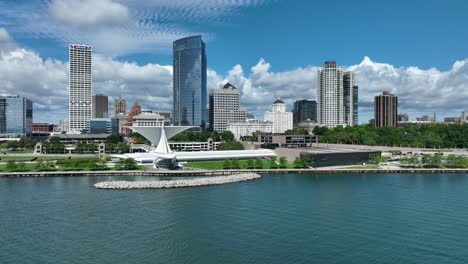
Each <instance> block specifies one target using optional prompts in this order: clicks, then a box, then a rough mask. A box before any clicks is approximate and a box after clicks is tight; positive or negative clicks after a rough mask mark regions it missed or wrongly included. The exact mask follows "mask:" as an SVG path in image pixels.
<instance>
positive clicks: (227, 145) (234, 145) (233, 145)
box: [217, 141, 244, 150]
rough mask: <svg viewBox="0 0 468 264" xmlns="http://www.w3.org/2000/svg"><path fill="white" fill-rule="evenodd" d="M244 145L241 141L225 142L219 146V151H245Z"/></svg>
mask: <svg viewBox="0 0 468 264" xmlns="http://www.w3.org/2000/svg"><path fill="white" fill-rule="evenodd" d="M243 149H244V145H242V143H240V142H239V141H230V142H223V143H220V144H219V145H218V148H217V150H243Z"/></svg>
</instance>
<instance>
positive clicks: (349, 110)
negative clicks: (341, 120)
mask: <svg viewBox="0 0 468 264" xmlns="http://www.w3.org/2000/svg"><path fill="white" fill-rule="evenodd" d="M355 83H356V82H355V76H354V72H352V71H348V72H345V73H344V74H343V93H344V97H343V99H344V111H345V124H347V125H348V126H354V125H357V124H358V86H357V85H356V84H355Z"/></svg>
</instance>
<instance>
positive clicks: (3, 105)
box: [0, 96, 33, 137]
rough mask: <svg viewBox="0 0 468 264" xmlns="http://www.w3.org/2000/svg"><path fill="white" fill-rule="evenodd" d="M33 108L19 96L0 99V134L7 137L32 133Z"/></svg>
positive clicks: (29, 102) (26, 100)
mask: <svg viewBox="0 0 468 264" xmlns="http://www.w3.org/2000/svg"><path fill="white" fill-rule="evenodd" d="M32 119H33V106H32V102H31V100H29V99H27V98H24V97H20V96H3V97H0V133H1V134H3V136H7V137H16V136H26V135H30V134H31V133H32Z"/></svg>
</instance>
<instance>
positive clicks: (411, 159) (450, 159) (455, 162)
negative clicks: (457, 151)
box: [400, 154, 468, 168]
mask: <svg viewBox="0 0 468 264" xmlns="http://www.w3.org/2000/svg"><path fill="white" fill-rule="evenodd" d="M400 163H401V165H403V166H406V167H413V168H421V167H423V168H468V157H466V156H464V155H448V156H444V155H442V154H434V155H430V154H426V155H424V156H422V157H419V156H408V157H404V158H402V159H401V160H400Z"/></svg>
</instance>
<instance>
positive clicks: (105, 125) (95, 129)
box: [88, 118, 119, 135]
mask: <svg viewBox="0 0 468 264" xmlns="http://www.w3.org/2000/svg"><path fill="white" fill-rule="evenodd" d="M88 127H89V133H90V134H112V135H118V134H119V120H118V119H116V118H91V119H90V120H89V126H88Z"/></svg>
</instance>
